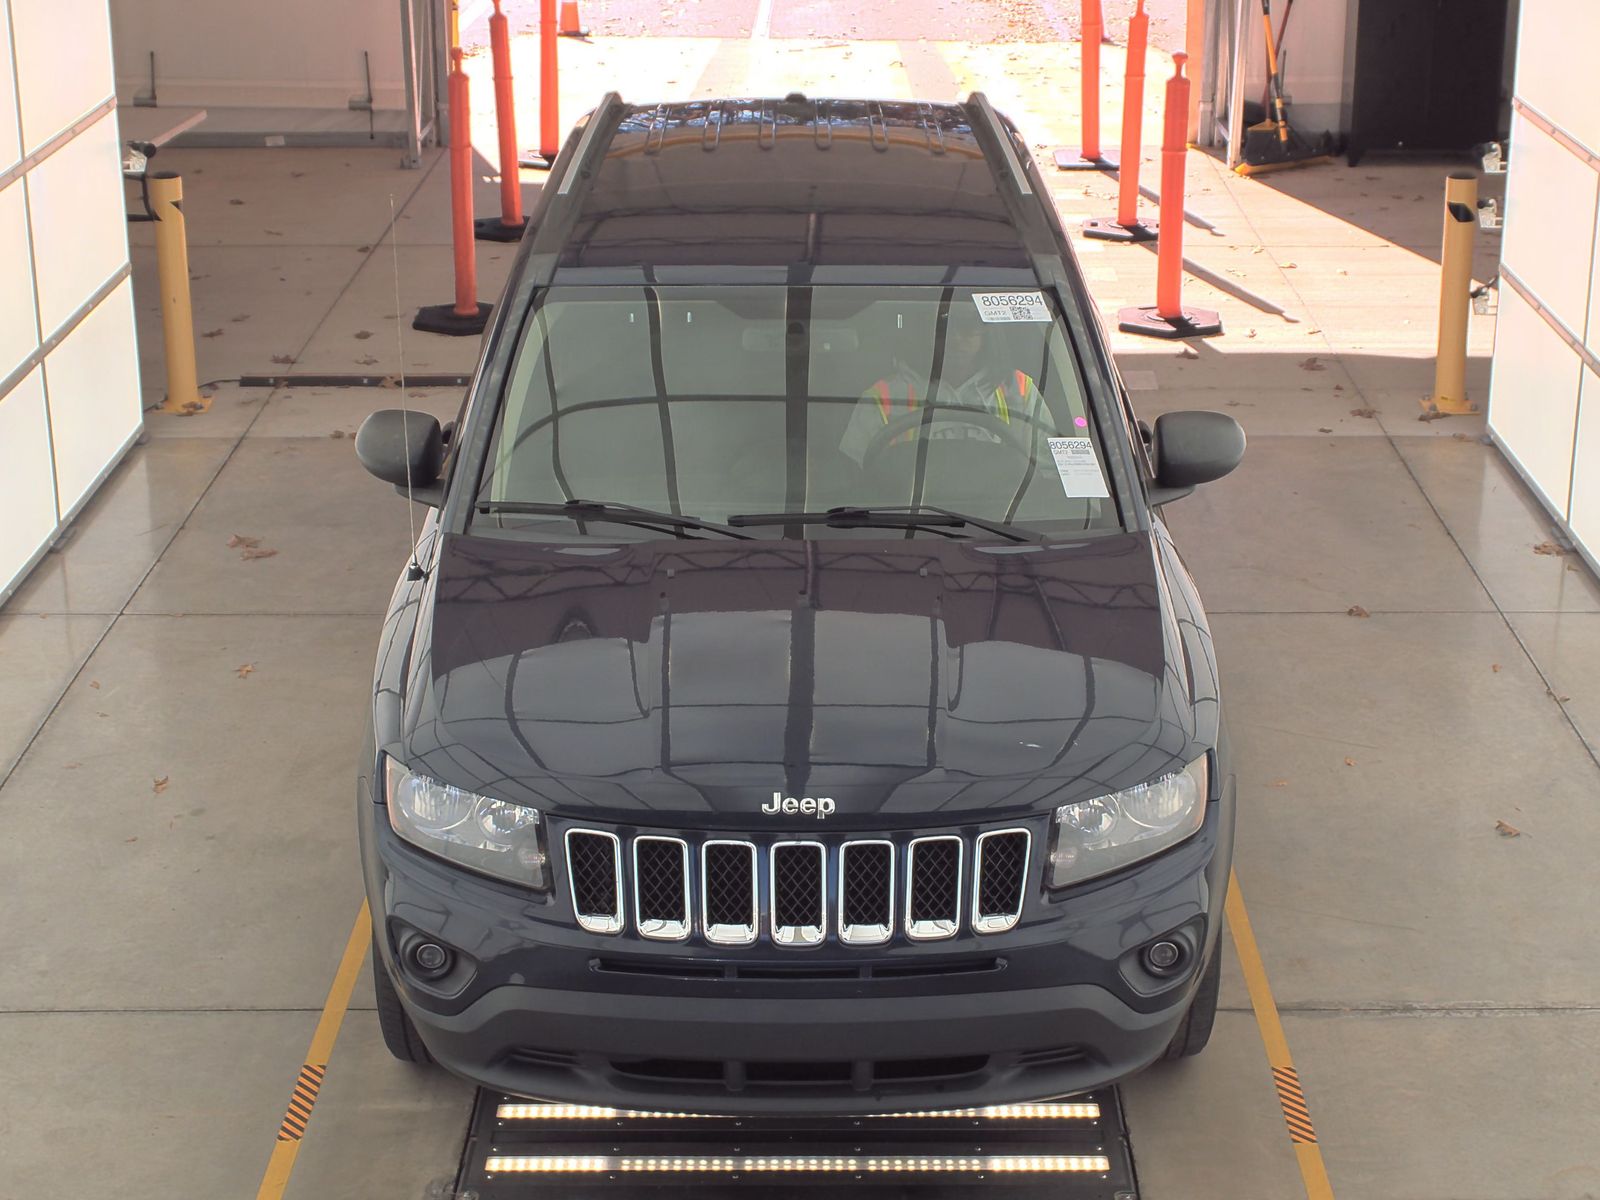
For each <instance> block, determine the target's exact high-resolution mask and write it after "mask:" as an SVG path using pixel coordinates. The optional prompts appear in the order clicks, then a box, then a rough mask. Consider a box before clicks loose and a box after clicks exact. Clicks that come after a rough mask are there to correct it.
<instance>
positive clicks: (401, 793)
mask: <svg viewBox="0 0 1600 1200" xmlns="http://www.w3.org/2000/svg"><path fill="white" fill-rule="evenodd" d="M383 774H384V794H385V796H386V798H387V800H388V808H389V825H390V827H391V828H393V830H394V831H395V833H397V834H399V835H400V836H401V837H402V838H404V839H405V840H406V841H408V842H410V843H411V844H412V845H413V846H419V847H421V848H422V849H424V850H426V851H428V852H429V853H431V854H437V855H439V856H440V857H441V858H448V859H449V860H450V861H451V862H457V863H460V864H461V865H462V866H464V867H471V868H472V869H473V870H474V871H482V872H483V873H484V874H485V875H493V876H495V877H496V878H498V879H509V880H510V881H511V882H512V883H520V884H522V885H523V886H524V887H531V888H540V889H543V888H547V887H549V886H550V863H549V860H548V858H547V857H546V856H545V852H544V823H543V822H542V821H541V820H540V819H539V810H538V809H536V808H527V807H525V806H523V805H521V804H509V803H507V802H506V801H504V800H496V799H494V798H492V797H490V796H480V795H478V794H477V793H475V792H466V791H462V790H461V789H460V788H458V787H451V786H450V785H449V784H448V783H440V782H439V781H438V780H436V779H429V778H428V777H427V776H426V775H417V774H415V773H413V772H411V771H408V770H406V768H405V767H403V766H401V765H400V764H399V763H397V762H396V761H395V760H394V759H392V758H385V759H384V772H383Z"/></svg>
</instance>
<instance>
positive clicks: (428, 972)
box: [411, 942, 450, 979]
mask: <svg viewBox="0 0 1600 1200" xmlns="http://www.w3.org/2000/svg"><path fill="white" fill-rule="evenodd" d="M411 965H412V967H414V968H415V969H416V971H417V973H418V974H419V975H422V976H424V977H425V978H428V979H437V978H438V977H439V976H440V975H443V974H444V973H445V972H446V971H448V970H449V969H450V951H448V950H446V949H445V948H444V947H443V946H441V945H439V943H438V942H417V943H416V944H415V945H413V946H412V947H411Z"/></svg>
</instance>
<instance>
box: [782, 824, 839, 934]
mask: <svg viewBox="0 0 1600 1200" xmlns="http://www.w3.org/2000/svg"><path fill="white" fill-rule="evenodd" d="M827 874H828V852H827V850H826V849H824V848H823V846H822V843H821V842H775V843H773V846H772V858H771V887H772V940H773V941H775V942H777V943H778V945H780V946H815V945H817V944H818V943H819V942H821V941H822V939H823V937H824V936H825V935H826V934H827V931H828V917H827Z"/></svg>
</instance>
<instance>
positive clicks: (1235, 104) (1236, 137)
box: [1228, 0, 1250, 171]
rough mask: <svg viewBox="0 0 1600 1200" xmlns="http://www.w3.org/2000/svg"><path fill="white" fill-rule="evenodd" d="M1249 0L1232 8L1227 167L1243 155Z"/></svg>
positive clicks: (1239, 160) (1238, 0)
mask: <svg viewBox="0 0 1600 1200" xmlns="http://www.w3.org/2000/svg"><path fill="white" fill-rule="evenodd" d="M1249 35H1250V0H1235V2H1234V8H1233V74H1232V77H1231V79H1230V86H1229V90H1228V170H1230V171H1232V170H1233V169H1234V168H1236V167H1237V166H1238V165H1239V163H1240V162H1242V161H1243V159H1244V77H1245V71H1246V68H1247V67H1248V66H1249V62H1250V55H1249V52H1248V50H1247V49H1246V48H1247V47H1248V46H1249V44H1250V43H1249V42H1248V41H1246V40H1245V39H1246V38H1248V37H1249Z"/></svg>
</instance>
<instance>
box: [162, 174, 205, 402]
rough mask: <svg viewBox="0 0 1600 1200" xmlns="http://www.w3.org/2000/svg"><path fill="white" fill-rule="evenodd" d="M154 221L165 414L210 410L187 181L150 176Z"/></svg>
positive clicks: (169, 177)
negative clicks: (201, 373)
mask: <svg viewBox="0 0 1600 1200" xmlns="http://www.w3.org/2000/svg"><path fill="white" fill-rule="evenodd" d="M149 182H150V209H151V211H152V212H154V213H155V216H156V272H157V274H158V275H159V276H160V281H161V329H162V334H163V336H164V338H165V341H166V346H167V400H166V403H165V404H163V405H162V406H161V411H162V412H167V413H184V414H189V413H198V412H205V411H206V409H208V408H210V407H211V401H210V400H206V399H203V398H202V397H201V395H200V388H199V382H198V376H197V374H196V370H195V364H194V310H193V307H192V305H191V304H190V302H189V238H188V234H187V232H186V231H185V228H184V222H183V208H182V202H183V179H182V178H181V177H180V176H179V175H177V174H176V173H175V172H172V171H163V172H161V173H159V174H156V175H152V176H150V181H149Z"/></svg>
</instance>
